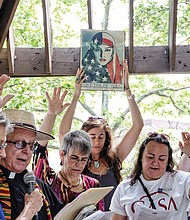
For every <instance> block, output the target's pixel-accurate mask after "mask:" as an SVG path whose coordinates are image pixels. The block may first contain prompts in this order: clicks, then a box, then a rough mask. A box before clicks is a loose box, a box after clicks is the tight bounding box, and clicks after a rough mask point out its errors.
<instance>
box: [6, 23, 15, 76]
mask: <svg viewBox="0 0 190 220" xmlns="http://www.w3.org/2000/svg"><path fill="white" fill-rule="evenodd" d="M7 58H8V67H9V73H10V74H11V75H13V74H14V65H15V63H14V60H15V42H14V32H13V27H12V25H11V26H10V28H9V33H8V35H7Z"/></svg>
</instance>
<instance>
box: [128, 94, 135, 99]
mask: <svg viewBox="0 0 190 220" xmlns="http://www.w3.org/2000/svg"><path fill="white" fill-rule="evenodd" d="M127 98H128V99H135V95H134V94H131V95H129V96H127Z"/></svg>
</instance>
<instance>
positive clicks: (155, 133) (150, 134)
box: [147, 132, 170, 141]
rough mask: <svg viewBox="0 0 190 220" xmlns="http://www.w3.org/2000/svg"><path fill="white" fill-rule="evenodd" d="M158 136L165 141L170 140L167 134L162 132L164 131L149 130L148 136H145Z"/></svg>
mask: <svg viewBox="0 0 190 220" xmlns="http://www.w3.org/2000/svg"><path fill="white" fill-rule="evenodd" d="M159 137H160V138H162V139H164V140H167V141H169V140H170V137H169V135H167V134H164V133H157V132H150V133H148V136H147V138H159Z"/></svg>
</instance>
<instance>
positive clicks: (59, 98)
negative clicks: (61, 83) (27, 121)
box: [39, 87, 70, 146]
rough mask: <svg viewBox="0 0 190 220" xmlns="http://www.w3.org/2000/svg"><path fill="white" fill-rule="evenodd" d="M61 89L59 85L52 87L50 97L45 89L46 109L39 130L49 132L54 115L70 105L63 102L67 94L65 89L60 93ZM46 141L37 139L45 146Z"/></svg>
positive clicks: (52, 124) (53, 121)
mask: <svg viewBox="0 0 190 220" xmlns="http://www.w3.org/2000/svg"><path fill="white" fill-rule="evenodd" d="M61 90H62V89H61V87H58V88H54V89H53V95H52V98H51V97H50V95H49V93H48V92H47V91H46V97H47V100H48V111H47V114H46V115H45V117H44V119H43V122H42V124H41V126H40V131H43V132H46V133H49V134H51V132H52V129H53V126H54V123H55V119H56V116H57V115H59V114H60V113H61V112H62V111H63V110H64V109H65V108H66V107H67V106H69V105H70V103H64V100H65V97H66V95H67V90H65V91H64V92H63V93H62V94H61ZM47 143H48V141H39V144H40V145H42V146H46V145H47Z"/></svg>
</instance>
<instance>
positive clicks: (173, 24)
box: [168, 0, 178, 72]
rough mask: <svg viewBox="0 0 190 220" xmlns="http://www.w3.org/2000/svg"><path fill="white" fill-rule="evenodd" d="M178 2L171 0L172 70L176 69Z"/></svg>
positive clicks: (170, 46)
mask: <svg viewBox="0 0 190 220" xmlns="http://www.w3.org/2000/svg"><path fill="white" fill-rule="evenodd" d="M177 4H178V0H170V9H169V33H168V47H169V63H170V71H171V72H172V71H175V69H176V29H177Z"/></svg>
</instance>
